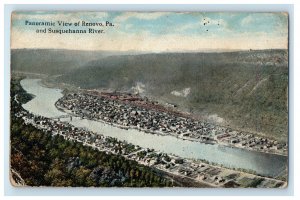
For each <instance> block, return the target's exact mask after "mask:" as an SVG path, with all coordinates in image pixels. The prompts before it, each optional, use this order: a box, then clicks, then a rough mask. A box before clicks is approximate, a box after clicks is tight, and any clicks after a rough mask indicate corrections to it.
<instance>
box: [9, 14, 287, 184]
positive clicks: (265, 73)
mask: <svg viewBox="0 0 300 200" xmlns="http://www.w3.org/2000/svg"><path fill="white" fill-rule="evenodd" d="M288 70H289V68H288V14H287V13H280V12H274V13H255V12H251V13H245V12H241V13H239V12H63V11H59V12H56V11H26V12H25V11H14V12H13V13H12V15H11V89H10V95H11V98H10V100H11V110H10V112H11V113H10V117H11V119H10V140H11V141H10V148H11V149H10V180H11V183H12V185H13V186H34V187H38V186H49V187H197V188H204V187H205V188H207V187H210V188H232V187H236V188H285V187H287V185H288V146H289V145H288Z"/></svg>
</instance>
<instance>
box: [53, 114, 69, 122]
mask: <svg viewBox="0 0 300 200" xmlns="http://www.w3.org/2000/svg"><path fill="white" fill-rule="evenodd" d="M62 118H70V121H72V115H60V116H57V117H51V119H53V120H55V119H57V120H58V121H60V119H62Z"/></svg>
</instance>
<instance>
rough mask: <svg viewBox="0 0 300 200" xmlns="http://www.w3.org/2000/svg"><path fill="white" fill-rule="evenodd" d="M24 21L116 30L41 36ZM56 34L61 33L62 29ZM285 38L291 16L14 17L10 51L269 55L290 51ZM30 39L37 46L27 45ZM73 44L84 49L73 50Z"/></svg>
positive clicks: (121, 14)
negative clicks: (209, 51)
mask: <svg viewBox="0 0 300 200" xmlns="http://www.w3.org/2000/svg"><path fill="white" fill-rule="evenodd" d="M25 20H28V21H32V22H41V21H54V22H57V20H63V21H68V22H73V23H74V22H77V21H82V20H83V21H86V22H105V21H110V22H112V23H114V25H115V26H114V27H101V29H104V30H105V34H103V35H101V36H99V35H94V34H93V35H91V34H84V35H77V34H75V35H74V34H61V35H59V34H37V33H36V32H35V29H37V28H39V27H36V26H25ZM41 28H44V27H41ZM52 28H55V29H61V27H58V26H55V27H52ZM65 28H72V29H78V28H79V29H85V27H75V26H71V27H64V28H63V29H65ZM13 36H15V37H13ZM17 36H18V38H17ZM287 36H288V16H287V15H286V14H285V13H231V12H227V13H204V12H203V13H200V12H197V13H196V12H195V13H184V12H183V13H181V12H179V13H178V12H149V13H133V12H129V13H127V12H108V13H106V12H17V13H14V14H13V16H12V48H68V49H85V50H121V51H126V50H137V51H181V50H182V51H185V50H192V51H195V50H203V49H229V50H230V49H249V48H252V49H269V48H287ZM15 38H16V40H14V39H15ZM30 38H32V39H35V41H38V42H34V43H33V42H29V41H30ZM45 40H46V41H45ZM47 40H48V41H47ZM74 40H78V43H79V42H82V43H84V44H85V46H82V45H79V44H77V45H76V44H75V45H74ZM55 41H56V42H55ZM72 41H73V43H72ZM174 43H176V44H174ZM151 46H152V47H151Z"/></svg>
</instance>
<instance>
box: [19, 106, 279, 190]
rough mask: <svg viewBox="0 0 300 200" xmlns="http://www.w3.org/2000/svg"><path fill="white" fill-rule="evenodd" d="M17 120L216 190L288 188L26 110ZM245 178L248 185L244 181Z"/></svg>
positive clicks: (251, 175) (274, 182) (276, 182)
mask: <svg viewBox="0 0 300 200" xmlns="http://www.w3.org/2000/svg"><path fill="white" fill-rule="evenodd" d="M15 116H16V117H19V118H22V119H23V120H24V122H25V123H26V124H31V125H33V126H35V127H36V128H38V129H40V130H43V131H46V132H49V133H51V134H52V135H57V134H58V135H61V136H63V137H64V139H66V140H70V141H76V142H80V143H82V144H83V145H87V146H91V147H92V148H94V149H97V150H99V151H105V152H110V153H112V154H118V155H122V156H124V157H125V158H127V159H131V160H135V161H137V162H138V163H140V164H143V165H147V166H151V167H155V168H157V169H160V170H162V171H165V172H167V173H172V174H175V175H177V176H183V177H188V178H191V179H193V180H194V181H198V182H201V183H205V184H207V185H210V186H212V187H249V186H250V184H251V182H252V181H255V180H257V179H260V180H261V181H260V182H259V185H261V186H264V187H284V186H285V185H284V184H285V182H284V181H281V180H277V179H272V178H266V177H260V176H256V175H254V174H249V173H244V172H239V171H235V170H231V169H227V168H221V167H218V166H213V165H210V164H208V163H206V162H205V161H195V160H189V159H183V158H180V157H178V156H175V155H170V154H166V153H162V152H158V151H155V150H154V149H148V148H142V147H140V146H137V145H133V144H130V143H127V142H126V141H119V140H117V139H115V138H111V137H104V136H103V135H101V134H97V133H94V132H91V131H88V130H86V129H84V128H77V127H74V126H73V125H71V124H69V123H68V122H63V121H59V120H54V119H49V118H45V117H42V116H37V115H33V114H31V113H29V112H27V111H26V110H21V111H20V112H18V113H16V114H15ZM245 178H247V180H248V181H243V180H244V179H245ZM259 185H258V187H259Z"/></svg>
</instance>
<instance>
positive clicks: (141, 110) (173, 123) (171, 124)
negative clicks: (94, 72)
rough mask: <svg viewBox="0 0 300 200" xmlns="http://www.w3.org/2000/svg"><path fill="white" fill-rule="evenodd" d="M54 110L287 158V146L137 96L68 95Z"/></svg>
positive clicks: (89, 92)
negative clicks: (198, 118)
mask: <svg viewBox="0 0 300 200" xmlns="http://www.w3.org/2000/svg"><path fill="white" fill-rule="evenodd" d="M56 107H57V108H58V109H60V110H62V111H64V112H69V113H70V112H71V114H73V115H75V116H79V117H81V118H88V119H90V120H96V121H97V120H98V121H102V122H105V123H109V124H111V125H115V126H118V127H119V128H124V129H129V128H132V129H138V130H140V131H144V132H146V133H152V134H160V135H172V136H175V137H177V138H181V139H184V140H191V141H196V142H202V143H209V144H219V145H225V146H231V147H236V148H243V149H248V150H252V151H259V152H265V153H273V154H280V155H287V149H288V148H287V144H286V143H283V142H278V141H276V140H273V139H269V138H264V137H260V136H257V135H255V134H253V133H249V132H244V131H237V130H232V129H231V128H229V127H222V126H218V125H214V124H211V123H207V122H204V121H199V120H196V119H193V118H192V117H190V116H189V115H187V114H184V113H180V112H178V111H175V110H173V109H169V108H167V106H162V105H160V104H159V103H158V102H155V101H150V100H149V99H148V98H147V97H140V96H138V95H133V94H125V93H104V92H102V93H100V92H95V91H85V92H80V93H69V94H67V95H65V96H64V97H62V98H61V99H59V100H58V101H57V102H56ZM169 107H170V106H169Z"/></svg>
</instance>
